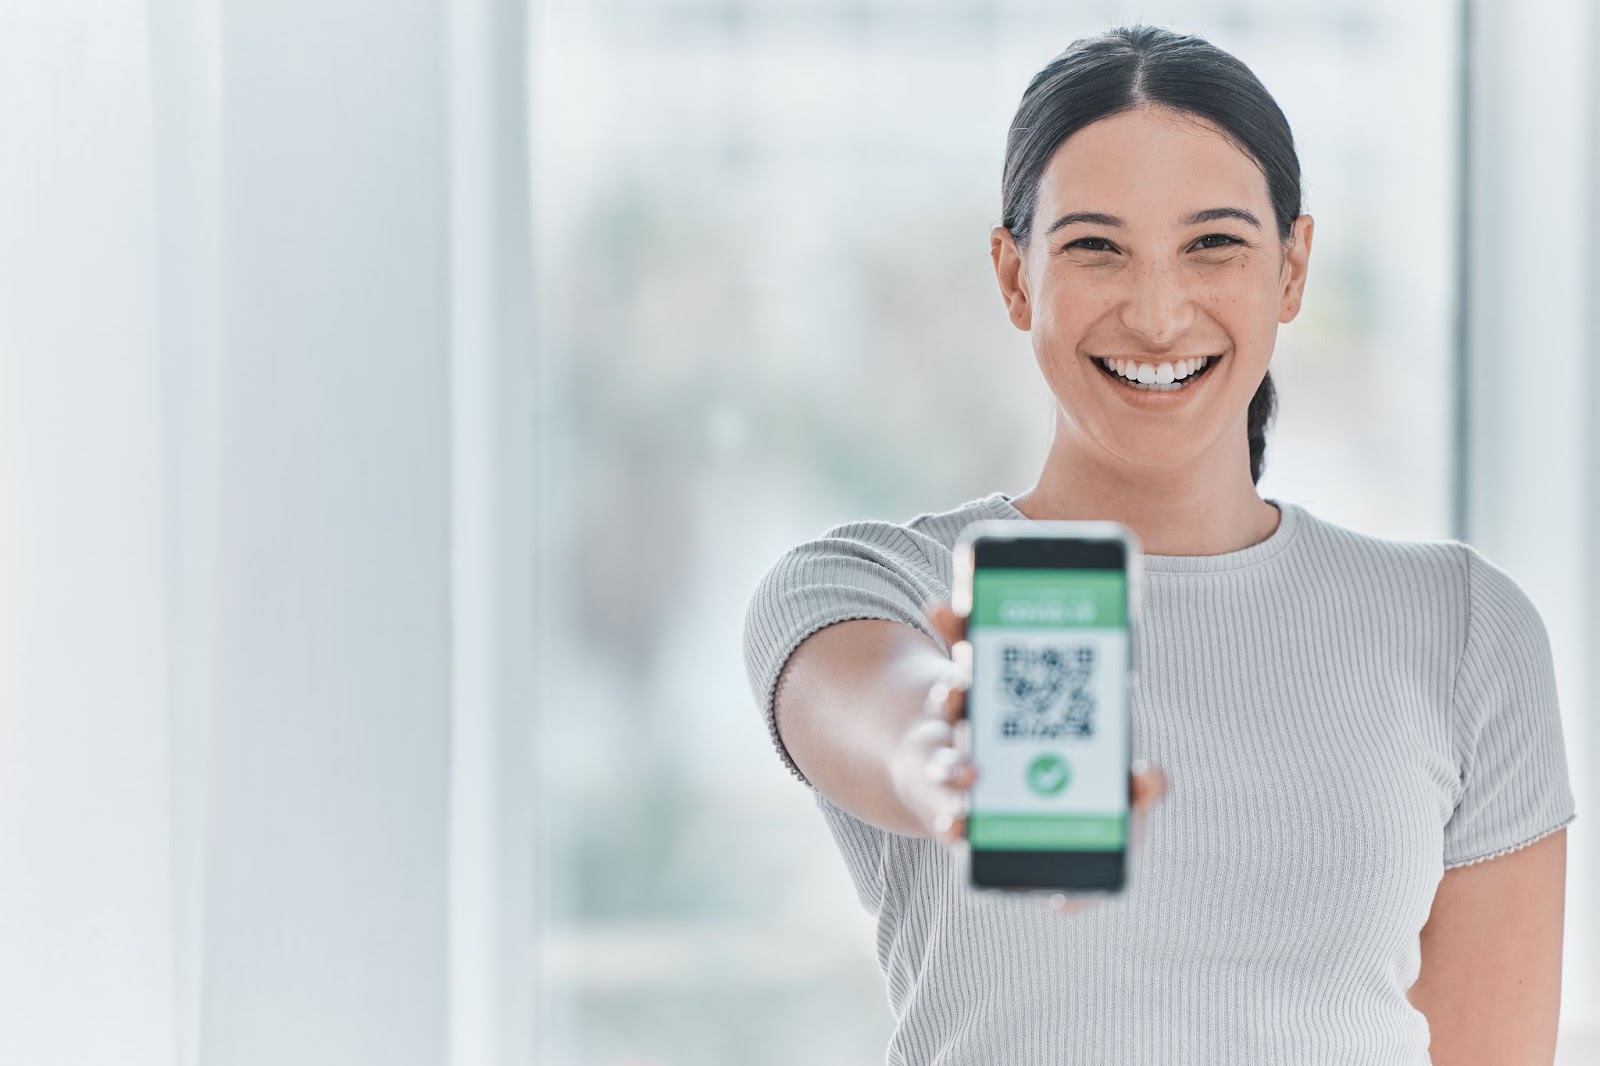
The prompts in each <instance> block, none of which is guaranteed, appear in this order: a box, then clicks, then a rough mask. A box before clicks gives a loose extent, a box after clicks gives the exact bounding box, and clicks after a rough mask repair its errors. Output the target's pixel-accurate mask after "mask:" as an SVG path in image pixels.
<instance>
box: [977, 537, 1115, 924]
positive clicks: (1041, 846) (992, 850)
mask: <svg viewBox="0 0 1600 1066" xmlns="http://www.w3.org/2000/svg"><path fill="white" fill-rule="evenodd" d="M1142 560H1143V551H1142V549H1141V547H1140V545H1139V541H1138V539H1137V538H1136V537H1135V536H1134V534H1133V531H1132V530H1130V529H1129V528H1128V527H1126V526H1124V525H1122V524H1121V523H1119V522H1110V521H1064V520H1039V519H1035V520H1029V521H1023V520H1018V519H984V520H981V521H978V522H974V523H972V524H971V525H969V526H967V527H966V528H965V529H964V530H963V531H962V533H961V535H960V537H959V538H958V539H957V541H956V544H955V547H954V562H955V570H954V579H955V584H954V588H953V589H952V590H951V591H952V596H951V606H952V607H953V608H954V610H955V611H956V613H957V614H961V615H965V616H966V620H967V633H966V638H965V639H964V640H961V641H958V642H957V644H956V646H955V647H953V648H952V649H951V653H952V656H953V657H954V658H955V659H956V660H957V662H958V664H959V665H961V666H962V667H963V668H964V669H965V670H966V671H967V672H968V676H969V678H970V684H969V686H968V688H967V695H966V713H965V716H964V718H963V720H962V721H961V722H959V723H958V724H957V727H956V731H955V732H956V739H955V743H956V746H957V748H958V750H960V751H961V752H962V754H964V755H965V756H967V757H968V758H969V759H970V760H971V761H972V763H973V765H974V767H975V768H976V769H977V771H978V777H977V780H976V781H975V782H974V783H973V785H972V787H971V789H969V790H968V794H967V810H966V839H965V842H964V846H963V847H961V848H960V849H958V850H959V851H960V852H962V853H963V854H964V855H965V862H966V866H967V871H966V874H965V879H966V882H967V884H968V885H969V886H970V887H971V888H973V889H978V890H991V891H998V892H1008V893H1017V892H1022V893H1036V894H1041V895H1054V894H1058V893H1064V894H1067V895H1091V896H1095V895H1116V894H1119V893H1121V892H1122V891H1124V889H1125V888H1126V886H1127V884H1128V882H1129V879H1130V877H1131V874H1132V869H1131V856H1132V855H1133V854H1135V853H1136V851H1137V849H1136V848H1134V847H1131V846H1130V845H1131V843H1132V841H1131V839H1130V837H1131V829H1132V823H1133V819H1132V813H1133V810H1132V803H1131V797H1130V777H1129V775H1130V773H1131V772H1132V769H1133V760H1134V758H1135V753H1134V735H1133V713H1132V710H1133V694H1134V686H1135V683H1136V679H1137V672H1138V670H1137V667H1138V664H1137V662H1136V661H1135V647H1136V645H1137V639H1136V638H1137V633H1138V626H1139V603H1140V595H1141V593H1140V589H1141V586H1142V583H1143V577H1142V574H1143V566H1142Z"/></svg>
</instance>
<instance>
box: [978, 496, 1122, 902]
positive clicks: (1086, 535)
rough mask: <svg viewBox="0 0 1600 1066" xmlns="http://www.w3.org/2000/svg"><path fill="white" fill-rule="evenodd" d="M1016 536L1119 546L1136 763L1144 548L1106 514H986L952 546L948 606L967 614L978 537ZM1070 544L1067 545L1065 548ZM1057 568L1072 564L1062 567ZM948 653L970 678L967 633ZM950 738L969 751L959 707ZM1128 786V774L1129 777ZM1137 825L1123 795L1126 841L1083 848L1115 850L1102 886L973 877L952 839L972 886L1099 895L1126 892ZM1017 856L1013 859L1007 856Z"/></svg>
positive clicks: (995, 540) (1010, 891)
mask: <svg viewBox="0 0 1600 1066" xmlns="http://www.w3.org/2000/svg"><path fill="white" fill-rule="evenodd" d="M1019 540H1030V541H1055V542H1059V543H1062V544H1063V545H1064V546H1065V545H1067V544H1075V545H1083V544H1085V543H1100V544H1105V543H1108V542H1109V543H1115V544H1117V545H1119V546H1120V547H1121V549H1122V552H1123V559H1124V570H1125V572H1126V574H1127V589H1128V603H1127V625H1128V635H1129V639H1128V671H1127V678H1126V682H1125V687H1126V691H1127V701H1128V703H1127V706H1128V709H1129V713H1127V714H1125V715H1123V716H1122V717H1123V724H1124V729H1125V730H1126V741H1127V744H1126V750H1127V752H1128V755H1129V767H1128V769H1129V772H1130V774H1131V773H1132V772H1134V771H1135V768H1136V767H1137V766H1138V765H1140V764H1141V762H1142V759H1141V758H1140V757H1139V755H1138V749H1137V747H1136V745H1137V742H1138V738H1137V735H1136V733H1135V730H1134V725H1133V714H1132V708H1133V700H1134V698H1135V692H1136V689H1137V686H1138V675H1139V663H1138V645H1139V639H1138V638H1139V629H1140V624H1141V616H1140V610H1141V608H1140V605H1141V603H1142V602H1143V585H1144V552H1143V548H1142V546H1141V545H1140V543H1139V539H1138V537H1137V536H1136V535H1135V534H1134V532H1133V530H1131V529H1129V528H1128V527H1127V526H1125V525H1123V524H1122V523H1120V522H1114V521H1109V520H1089V519H1082V520H1079V519H1026V520H1023V519H1005V518H986V519H980V520H978V521H975V522H972V523H970V524H969V525H967V526H966V528H964V529H963V530H962V531H961V534H960V535H959V536H958V537H957V539H956V542H955V545H954V548H953V558H954V564H955V566H954V582H953V587H952V590H951V592H952V595H951V607H952V609H953V610H954V611H955V612H956V614H957V615H959V616H960V617H961V618H962V619H963V623H964V624H965V620H966V619H967V618H969V617H970V616H971V614H972V595H973V574H974V570H975V560H976V556H977V554H978V551H979V545H980V544H982V543H984V542H989V543H1004V542H1016V541H1019ZM1065 550H1071V549H1065ZM1062 569H1073V568H1072V567H1062ZM951 654H952V657H953V658H954V659H955V660H956V661H957V663H958V665H959V666H960V667H961V668H962V669H963V671H964V673H965V674H966V676H967V677H968V679H971V678H972V676H973V675H972V667H973V660H972V645H971V642H970V641H969V640H967V639H962V640H960V641H957V642H956V644H955V645H954V646H953V647H952V648H951ZM955 740H956V746H957V749H958V750H959V751H960V753H961V755H962V757H963V758H966V759H971V757H972V732H971V725H970V723H969V721H968V720H967V716H966V714H965V712H963V714H962V717H961V719H960V721H959V722H957V723H956V727H955ZM1130 792H1131V779H1130ZM963 813H965V814H968V815H970V813H971V793H970V792H969V793H966V794H965V795H964V796H963ZM1140 832H1141V827H1140V825H1139V823H1138V819H1136V818H1134V817H1133V810H1132V796H1131V794H1130V796H1129V836H1128V846H1127V847H1126V848H1124V849H1122V851H1121V852H1120V853H1119V852H1093V853H1089V854H1094V855H1101V856H1110V855H1118V854H1120V855H1121V857H1122V861H1121V873H1122V877H1121V880H1120V883H1118V884H1114V885H1105V886H1084V887H1060V886H1057V887H1042V886H1006V885H994V884H987V883H982V882H976V881H974V880H973V873H974V870H973V862H972V848H971V845H970V844H969V843H968V842H967V840H966V839H965V838H963V839H962V840H960V841H958V843H957V847H956V851H957V852H958V853H959V857H960V861H961V866H962V871H961V874H962V880H963V882H964V883H965V884H966V885H967V887H968V888H969V889H972V890H974V891H978V892H990V893H997V894H1003V895H1007V896H1013V897H1014V896H1018V895H1027V896H1041V897H1049V896H1064V897H1068V898H1072V897H1086V896H1087V897H1104V896H1118V895H1121V894H1122V893H1124V892H1126V891H1127V889H1128V886H1129V885H1130V884H1131V883H1132V881H1133V877H1134V873H1135V871H1136V869H1137V867H1138V855H1139V852H1140V847H1139V844H1140V841H1139V839H1138V838H1139V836H1140ZM998 854H1001V855H1006V856H1024V855H1028V854H1052V855H1070V854H1072V853H1069V852H1036V853H1024V852H1000V853H998ZM1013 861H1017V860H1013Z"/></svg>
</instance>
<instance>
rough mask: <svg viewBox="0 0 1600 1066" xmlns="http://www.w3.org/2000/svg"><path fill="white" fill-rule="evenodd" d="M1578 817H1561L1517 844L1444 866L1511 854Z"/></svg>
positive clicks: (1450, 868) (1469, 863)
mask: <svg viewBox="0 0 1600 1066" xmlns="http://www.w3.org/2000/svg"><path fill="white" fill-rule="evenodd" d="M1576 817H1578V815H1577V814H1576V813H1573V814H1569V815H1567V816H1566V817H1565V818H1563V819H1561V821H1559V822H1557V823H1556V824H1555V825H1552V826H1550V827H1549V828H1548V829H1541V830H1540V831H1539V832H1537V833H1535V834H1534V835H1533V836H1531V837H1527V838H1526V839H1523V840H1519V841H1517V842H1516V843H1515V844H1508V845H1507V846H1505V847H1503V848H1496V849H1495V850H1493V851H1487V852H1484V853H1483V854H1482V855H1475V856H1473V857H1472V858H1470V859H1456V860H1454V861H1446V862H1445V864H1444V868H1445V869H1446V870H1454V869H1456V868H1457V867H1460V866H1471V865H1472V864H1474V863H1479V862H1483V861H1485V860H1487V859H1497V858H1499V857H1500V856H1502V855H1509V854H1510V853H1511V852H1513V851H1517V850H1519V849H1521V848H1525V847H1527V846H1528V845H1529V844H1532V843H1534V842H1535V841H1538V840H1543V839H1544V838H1545V837H1547V836H1549V835H1550V834H1551V833H1554V832H1555V831H1556V830H1557V829H1563V828H1565V827H1566V826H1568V825H1571V824H1572V821H1573V819H1575V818H1576Z"/></svg>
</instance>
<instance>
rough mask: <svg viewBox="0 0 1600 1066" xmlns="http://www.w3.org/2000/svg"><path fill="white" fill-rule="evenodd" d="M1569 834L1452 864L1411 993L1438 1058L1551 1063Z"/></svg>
mask: <svg viewBox="0 0 1600 1066" xmlns="http://www.w3.org/2000/svg"><path fill="white" fill-rule="evenodd" d="M1566 869H1567V833H1566V830H1565V829H1557V830H1556V831H1554V832H1552V833H1550V834H1548V835H1546V836H1544V837H1542V838H1540V839H1539V840H1536V841H1535V842H1533V843H1532V844H1528V845H1526V846H1525V847H1521V848H1518V849H1517V850H1515V851H1511V852H1508V853H1506V854H1503V855H1499V856H1497V857H1495V858H1491V859H1486V860H1484V861H1482V862H1476V863H1471V864H1469V865H1464V866H1457V867H1454V868H1453V869H1449V870H1446V871H1445V873H1444V877H1443V878H1442V879H1441V880H1440V882H1439V887H1438V890H1437V892H1436V893H1435V895H1434V900H1433V909H1432V911H1431V913H1430V914H1429V916H1428V922H1427V924H1426V925H1425V926H1424V927H1423V929H1422V935H1421V945H1422V969H1421V972H1420V974H1419V975H1418V977H1417V982H1416V984H1415V985H1413V986H1412V988H1411V991H1410V993H1409V995H1410V999H1411V1003H1412V1005H1413V1006H1415V1007H1416V1008H1417V1009H1418V1010H1419V1011H1421V1012H1422V1013H1423V1014H1424V1015H1425V1016H1426V1017H1427V1019H1428V1027H1429V1029H1430V1031H1431V1033H1432V1043H1431V1044H1430V1048H1429V1054H1430V1057H1431V1059H1432V1061H1433V1063H1434V1064H1435V1066H1534V1064H1537V1066H1550V1063H1551V1062H1552V1061H1554V1058H1555V1046H1556V1024H1557V1018H1558V1015H1559V1011H1560V1003H1561V939H1562V927H1563V917H1564V908H1565V901H1566Z"/></svg>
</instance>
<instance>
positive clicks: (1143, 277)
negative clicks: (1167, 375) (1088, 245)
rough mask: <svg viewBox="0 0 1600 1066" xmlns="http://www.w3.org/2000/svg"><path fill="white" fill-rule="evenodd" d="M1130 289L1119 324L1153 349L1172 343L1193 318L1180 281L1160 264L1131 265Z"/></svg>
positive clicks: (1192, 308) (1123, 304) (1189, 302)
mask: <svg viewBox="0 0 1600 1066" xmlns="http://www.w3.org/2000/svg"><path fill="white" fill-rule="evenodd" d="M1129 284H1130V285H1131V286H1132V287H1131V288H1130V289H1129V291H1128V293H1127V295H1126V298H1125V299H1124V300H1123V301H1122V306H1121V308H1120V311H1119V317H1120V318H1121V320H1122V324H1123V325H1124V326H1126V327H1127V328H1128V329H1129V330H1130V331H1132V332H1134V333H1137V334H1138V335H1139V336H1140V337H1141V338H1142V339H1143V341H1144V342H1145V343H1146V344H1148V345H1149V346H1150V347H1151V348H1153V349H1161V348H1165V347H1168V346H1170V345H1172V344H1173V343H1175V342H1176V341H1177V339H1178V338H1179V337H1180V336H1182V335H1183V332H1184V330H1186V329H1188V328H1189V324H1190V323H1191V322H1192V321H1193V319H1194V305H1193V303H1192V302H1191V300H1190V299H1189V293H1188V292H1187V291H1186V290H1185V288H1184V286H1183V281H1182V279H1181V278H1179V277H1178V276H1177V274H1176V272H1175V271H1173V270H1172V269H1171V268H1170V267H1168V266H1167V265H1165V264H1163V263H1159V262H1145V263H1138V264H1135V265H1134V267H1133V269H1132V271H1131V277H1130V279H1129Z"/></svg>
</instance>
